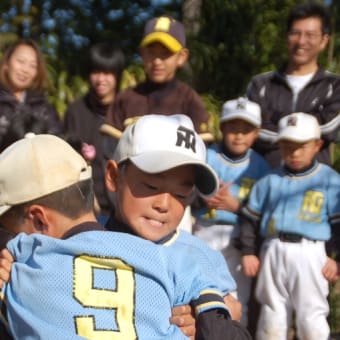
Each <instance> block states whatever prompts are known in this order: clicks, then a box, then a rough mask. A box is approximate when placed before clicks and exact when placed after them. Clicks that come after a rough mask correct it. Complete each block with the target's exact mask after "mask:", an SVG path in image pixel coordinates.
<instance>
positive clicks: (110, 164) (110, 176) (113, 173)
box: [105, 159, 119, 192]
mask: <svg viewBox="0 0 340 340" xmlns="http://www.w3.org/2000/svg"><path fill="white" fill-rule="evenodd" d="M118 174H119V169H118V164H117V163H116V161H114V160H112V159H110V160H108V161H107V162H106V168H105V184H106V188H107V190H109V191H111V192H116V191H117V180H118Z"/></svg>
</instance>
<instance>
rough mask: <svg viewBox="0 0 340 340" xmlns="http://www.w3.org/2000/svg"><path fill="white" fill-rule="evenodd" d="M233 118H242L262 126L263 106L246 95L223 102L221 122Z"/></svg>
mask: <svg viewBox="0 0 340 340" xmlns="http://www.w3.org/2000/svg"><path fill="white" fill-rule="evenodd" d="M232 119H242V120H245V121H246V122H248V123H250V124H252V125H254V126H256V127H260V126H261V108H260V106H259V105H258V104H257V103H255V102H252V101H250V100H249V99H247V98H244V97H239V98H237V99H233V100H228V101H226V102H225V103H224V104H223V108H222V113H221V118H220V122H221V123H224V122H227V121H228V120H232Z"/></svg>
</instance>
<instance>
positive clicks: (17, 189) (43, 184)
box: [0, 134, 92, 215]
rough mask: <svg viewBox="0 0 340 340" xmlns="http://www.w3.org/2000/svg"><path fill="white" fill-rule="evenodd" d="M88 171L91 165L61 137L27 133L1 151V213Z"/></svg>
mask: <svg viewBox="0 0 340 340" xmlns="http://www.w3.org/2000/svg"><path fill="white" fill-rule="evenodd" d="M91 175H92V171H91V167H90V166H89V165H88V164H87V163H86V161H85V160H84V159H83V157H82V156H81V155H80V154H79V153H78V152H76V151H75V150H74V149H73V148H72V147H71V146H70V145H69V144H68V143H66V142H65V141H64V140H62V139H61V138H59V137H56V136H53V135H43V134H42V135H34V134H30V135H28V136H27V137H26V138H23V139H20V140H19V141H17V142H15V143H13V144H12V145H10V146H9V147H8V148H6V149H5V150H4V151H3V152H2V153H1V154H0V215H2V214H3V213H5V212H6V211H7V210H9V209H10V208H11V207H13V206H15V205H18V204H22V203H26V202H30V201H32V200H34V199H37V198H40V197H43V196H46V195H48V194H51V193H53V192H56V191H59V190H62V189H64V188H67V187H69V186H71V185H73V184H75V183H78V182H81V181H84V180H87V179H89V178H91Z"/></svg>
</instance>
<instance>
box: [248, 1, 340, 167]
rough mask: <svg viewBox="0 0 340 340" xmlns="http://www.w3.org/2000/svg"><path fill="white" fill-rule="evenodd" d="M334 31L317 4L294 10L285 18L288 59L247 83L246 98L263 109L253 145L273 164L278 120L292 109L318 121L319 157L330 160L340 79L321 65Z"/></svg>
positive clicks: (276, 154) (339, 117)
mask: <svg viewBox="0 0 340 340" xmlns="http://www.w3.org/2000/svg"><path fill="white" fill-rule="evenodd" d="M330 33H331V27H330V16H329V13H328V12H327V9H326V8H325V7H324V6H323V5H321V4H319V3H313V2H307V3H300V4H298V5H296V6H295V7H293V8H292V10H291V12H290V14H289V17H288V20H287V49H288V61H287V63H286V65H284V66H283V67H281V68H279V69H278V70H275V71H272V72H267V73H263V74H259V75H256V76H255V77H254V78H253V79H252V80H251V81H250V84H249V85H248V89H247V96H248V98H249V99H250V100H252V101H255V102H257V103H258V104H259V105H260V106H261V111H262V129H261V131H260V135H259V138H258V141H257V142H256V143H255V145H254V149H255V150H256V151H258V152H259V153H260V154H262V155H263V156H264V157H265V158H266V160H267V161H268V162H269V163H270V165H271V166H273V167H275V166H278V165H279V162H280V154H279V149H278V146H277V144H275V143H274V141H275V138H276V136H277V124H278V121H279V120H280V118H282V117H283V116H286V115H288V114H290V113H292V112H299V111H301V112H306V113H309V114H312V115H313V116H315V117H316V118H317V119H318V122H319V124H320V125H321V131H322V139H323V140H324V145H323V147H322V148H321V150H320V152H319V155H318V160H319V161H321V162H323V163H326V164H328V165H329V164H330V163H331V158H330V145H331V143H332V142H334V140H335V138H336V137H337V132H338V129H339V123H340V115H339V112H340V77H339V76H338V75H335V74H332V73H330V72H328V71H326V70H324V69H323V68H322V67H321V66H320V65H319V64H318V58H319V55H320V53H321V52H322V51H323V50H324V49H325V48H326V46H327V43H328V40H329V35H330Z"/></svg>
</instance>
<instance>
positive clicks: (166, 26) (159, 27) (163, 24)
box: [155, 17, 171, 32]
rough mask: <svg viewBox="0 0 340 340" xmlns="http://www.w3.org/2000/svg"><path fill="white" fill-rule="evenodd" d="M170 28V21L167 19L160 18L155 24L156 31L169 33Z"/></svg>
mask: <svg viewBox="0 0 340 340" xmlns="http://www.w3.org/2000/svg"><path fill="white" fill-rule="evenodd" d="M170 26H171V19H170V18H167V17H160V18H158V19H157V21H156V23H155V30H156V31H164V32H169V30H170Z"/></svg>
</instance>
